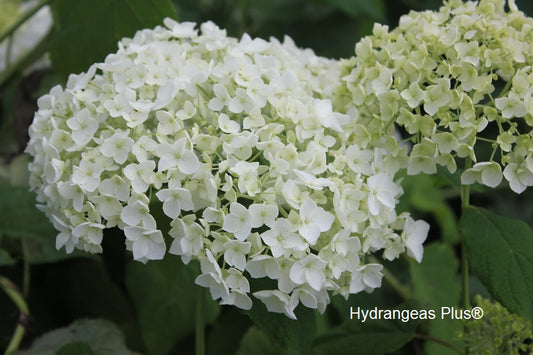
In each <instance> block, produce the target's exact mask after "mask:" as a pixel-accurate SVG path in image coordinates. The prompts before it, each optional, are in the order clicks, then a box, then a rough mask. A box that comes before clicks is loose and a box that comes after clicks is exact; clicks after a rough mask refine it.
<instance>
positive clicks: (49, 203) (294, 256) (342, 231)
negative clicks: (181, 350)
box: [27, 19, 428, 318]
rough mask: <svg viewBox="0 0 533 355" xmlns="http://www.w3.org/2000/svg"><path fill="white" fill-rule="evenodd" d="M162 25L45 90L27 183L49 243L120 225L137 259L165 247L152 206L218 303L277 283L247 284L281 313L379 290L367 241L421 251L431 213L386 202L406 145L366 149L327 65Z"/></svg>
mask: <svg viewBox="0 0 533 355" xmlns="http://www.w3.org/2000/svg"><path fill="white" fill-rule="evenodd" d="M165 25H166V28H164V27H157V28H155V29H154V30H143V31H140V32H138V33H137V34H136V35H135V37H134V38H133V39H124V40H122V41H121V43H120V44H119V51H118V52H117V53H116V54H112V55H109V56H108V57H107V58H106V60H105V62H104V63H101V64H95V65H93V66H92V67H91V68H90V69H89V70H88V72H87V73H85V74H81V75H78V76H71V77H70V79H69V81H68V83H67V87H66V89H64V90H63V89H62V88H61V87H55V88H53V89H52V90H51V92H50V94H49V95H46V96H44V97H42V98H41V99H40V100H39V111H38V112H37V113H36V116H35V119H34V122H33V124H32V126H31V128H30V136H31V140H30V143H29V146H28V149H27V151H28V152H29V153H30V154H31V155H32V156H33V157H34V160H33V162H32V163H31V164H30V171H31V186H32V187H33V189H34V190H35V191H36V192H37V196H38V201H39V202H40V204H41V208H42V209H43V210H44V211H45V213H46V214H47V215H48V216H49V218H50V219H51V220H52V221H53V223H54V225H55V227H56V228H57V229H58V230H59V231H60V233H59V235H58V237H57V247H58V248H61V247H65V248H66V250H67V252H71V251H72V250H73V249H74V248H79V249H83V250H86V251H89V252H100V251H101V246H100V244H101V242H102V238H103V230H104V229H105V228H108V227H115V226H117V227H119V228H121V229H123V230H124V234H125V236H126V245H127V247H128V248H129V249H131V250H132V252H133V257H134V258H135V259H137V260H140V261H146V260H150V259H161V258H163V257H164V255H165V253H166V252H167V247H166V245H165V236H163V235H162V232H161V231H160V229H161V225H159V227H158V223H159V224H160V223H162V221H161V220H157V221H156V219H155V218H154V217H153V216H152V214H151V213H150V211H151V208H152V209H153V204H154V203H159V204H161V205H162V210H163V211H164V213H165V214H166V216H168V218H169V219H171V222H170V226H171V228H170V231H169V235H170V237H171V238H172V243H171V245H170V248H169V249H168V252H169V253H171V254H177V255H180V256H181V258H182V260H183V262H185V263H188V262H189V261H190V260H192V259H198V260H199V261H200V264H201V275H200V276H199V277H198V278H197V279H196V283H197V284H199V285H201V286H204V287H209V289H210V291H211V294H212V296H213V298H214V299H220V300H221V303H222V304H234V305H236V306H238V307H240V308H243V309H248V308H250V307H251V305H252V301H251V298H250V297H249V294H250V283H249V280H250V279H251V278H266V279H271V281H270V283H271V285H272V287H271V288H270V289H264V290H258V291H257V292H254V293H253V295H254V296H255V297H256V298H258V299H260V300H261V301H263V302H264V303H265V304H266V306H267V308H268V309H269V310H271V311H274V312H280V313H285V314H286V315H287V316H289V317H291V318H295V314H294V310H295V308H296V306H297V305H298V304H299V303H300V302H301V303H302V304H303V305H304V306H306V307H310V308H318V309H319V310H320V311H324V309H325V306H326V305H327V304H328V303H329V296H328V291H333V292H335V293H340V294H342V295H344V296H347V295H348V294H350V293H357V292H360V291H363V290H366V291H371V290H372V289H374V288H376V287H379V286H380V284H381V278H382V273H381V270H382V265H380V264H377V263H370V262H369V260H368V258H367V256H368V255H370V254H372V253H376V252H378V251H380V253H381V252H382V253H383V256H384V257H385V258H386V259H389V260H392V259H395V258H397V257H398V256H399V254H401V253H403V252H407V253H408V254H409V255H410V256H412V257H414V258H415V259H416V260H417V261H420V260H421V258H422V253H423V249H422V243H423V241H424V240H425V238H426V235H427V232H428V225H427V224H426V223H425V222H423V221H414V220H413V219H412V218H411V217H410V216H409V215H408V214H405V213H404V214H401V215H397V214H396V212H395V206H396V203H397V199H398V197H399V196H400V195H401V193H402V190H401V188H400V186H399V185H398V183H397V181H395V174H396V172H397V171H398V170H399V169H400V167H401V165H402V161H401V159H397V158H398V157H401V156H404V155H405V152H404V151H403V150H402V149H401V148H400V147H399V146H398V143H397V142H396V140H395V139H394V138H393V137H392V136H391V137H383V138H382V139H381V140H380V141H379V142H378V143H376V144H374V145H373V149H366V148H365V145H366V144H367V143H368V140H369V139H370V134H364V132H367V133H368V129H366V128H365V127H362V126H361V125H360V124H357V123H356V122H355V119H354V118H353V117H351V116H349V115H348V114H340V113H337V112H335V111H334V110H333V108H332V101H331V100H330V98H331V97H333V92H334V91H335V90H336V89H335V86H336V85H337V83H338V82H339V81H340V76H339V75H340V67H339V65H338V63H337V62H335V61H331V60H327V59H323V58H319V57H317V56H315V55H314V54H313V52H312V51H310V50H300V49H298V48H296V47H295V46H294V44H293V43H292V41H291V40H290V39H288V38H287V39H285V41H284V42H283V43H280V42H278V41H277V40H275V39H272V40H271V41H269V42H267V41H264V40H261V39H251V38H250V37H249V36H247V35H244V36H243V37H242V38H241V39H240V40H236V39H233V38H230V37H227V36H226V33H225V31H223V30H221V29H219V28H218V27H216V26H215V25H214V24H213V23H209V22H208V23H204V24H202V25H201V34H198V32H197V30H195V28H194V26H195V25H194V24H192V23H181V24H178V23H176V22H175V21H173V20H170V19H166V20H165ZM359 142H361V143H364V144H359ZM404 149H405V148H404Z"/></svg>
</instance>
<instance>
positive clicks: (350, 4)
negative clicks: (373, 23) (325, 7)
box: [328, 0, 385, 21]
mask: <svg viewBox="0 0 533 355" xmlns="http://www.w3.org/2000/svg"><path fill="white" fill-rule="evenodd" d="M328 3H330V4H332V5H334V6H336V7H337V8H339V9H340V10H342V11H344V12H345V13H347V14H348V15H350V16H352V17H362V16H367V15H370V16H372V17H373V18H374V19H375V20H380V21H383V20H384V19H385V4H384V3H383V0H378V1H367V0H328Z"/></svg>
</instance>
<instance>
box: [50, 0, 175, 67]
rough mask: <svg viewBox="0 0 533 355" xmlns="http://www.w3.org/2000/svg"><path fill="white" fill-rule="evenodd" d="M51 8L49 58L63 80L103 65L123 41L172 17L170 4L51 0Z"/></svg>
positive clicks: (166, 1)
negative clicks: (54, 29)
mask: <svg viewBox="0 0 533 355" xmlns="http://www.w3.org/2000/svg"><path fill="white" fill-rule="evenodd" d="M51 6H52V13H53V15H54V21H55V24H56V26H57V28H58V33H57V36H56V37H55V39H54V41H53V43H52V45H51V50H50V54H51V58H52V63H53V64H54V67H55V68H56V69H57V70H58V71H60V72H61V73H62V74H63V75H64V76H67V75H68V74H69V73H79V72H81V71H86V70H87V68H88V67H89V66H90V65H91V64H93V63H96V62H101V61H103V59H104V58H105V57H106V55H107V54H109V53H113V52H116V50H117V42H118V41H119V40H120V39H122V38H123V37H131V36H133V35H134V33H135V31H137V30H140V29H142V28H153V27H155V26H156V25H161V24H162V22H163V18H165V17H176V14H175V12H174V8H173V5H172V2H171V1H170V0H93V1H71V0H55V1H52V2H51Z"/></svg>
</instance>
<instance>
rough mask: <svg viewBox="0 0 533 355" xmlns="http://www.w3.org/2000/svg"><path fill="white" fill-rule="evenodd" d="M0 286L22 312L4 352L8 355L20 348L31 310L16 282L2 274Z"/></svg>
mask: <svg viewBox="0 0 533 355" xmlns="http://www.w3.org/2000/svg"><path fill="white" fill-rule="evenodd" d="M0 288H1V289H2V290H4V292H5V293H6V294H7V296H8V297H9V298H10V299H11V300H12V301H13V303H15V305H16V306H17V307H18V309H19V312H20V315H19V322H18V324H17V327H16V328H15V332H14V333H13V336H12V337H11V341H10V342H9V344H8V346H7V349H6V352H5V353H4V355H7V354H11V353H12V352H14V351H16V350H17V349H18V348H19V346H20V343H21V342H22V338H24V333H25V331H26V328H25V321H26V319H28V317H29V314H30V311H29V309H28V305H27V304H26V301H25V300H24V297H22V295H21V293H20V291H19V290H18V288H17V286H16V285H15V284H14V283H12V282H11V281H10V280H8V279H7V278H5V277H3V276H0Z"/></svg>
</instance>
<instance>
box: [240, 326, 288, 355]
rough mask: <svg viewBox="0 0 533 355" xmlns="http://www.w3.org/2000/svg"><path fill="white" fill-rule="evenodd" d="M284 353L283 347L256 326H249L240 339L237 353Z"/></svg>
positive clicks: (243, 354)
mask: <svg viewBox="0 0 533 355" xmlns="http://www.w3.org/2000/svg"><path fill="white" fill-rule="evenodd" d="M248 354H254V355H285V354H288V352H287V351H285V349H283V348H282V347H280V346H279V345H276V344H274V343H272V342H271V341H270V339H269V338H268V336H267V335H266V334H265V333H264V332H263V331H261V330H259V329H257V328H256V327H250V329H248V331H247V332H246V334H245V335H244V337H243V338H242V340H241V344H240V347H239V351H237V355H248Z"/></svg>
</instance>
